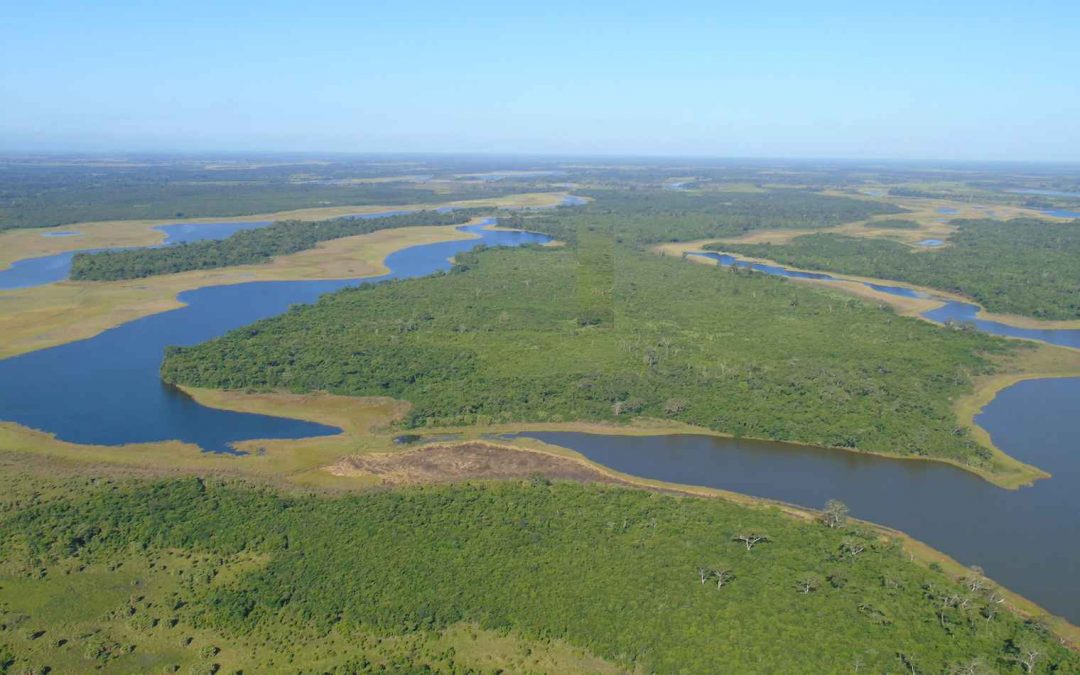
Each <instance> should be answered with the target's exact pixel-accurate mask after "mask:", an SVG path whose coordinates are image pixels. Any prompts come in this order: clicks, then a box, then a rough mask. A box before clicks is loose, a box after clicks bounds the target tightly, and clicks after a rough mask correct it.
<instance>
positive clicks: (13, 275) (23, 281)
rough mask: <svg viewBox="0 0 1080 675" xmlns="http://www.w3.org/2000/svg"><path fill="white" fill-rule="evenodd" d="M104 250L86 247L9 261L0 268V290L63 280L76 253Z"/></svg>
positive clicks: (29, 286) (66, 276) (30, 286)
mask: <svg viewBox="0 0 1080 675" xmlns="http://www.w3.org/2000/svg"><path fill="white" fill-rule="evenodd" d="M104 250H106V249H102V248H87V249H81V250H79V251H65V252H64V253H55V254H53V255H45V256H41V257H38V258H23V259H22V260H17V261H15V262H13V263H11V267H8V268H7V269H2V270H0V291H10V290H14V289H16V288H32V287H34V286H42V285H44V284H51V283H54V282H56V281H63V280H64V279H67V278H68V274H70V272H71V259H72V258H74V257H75V254H76V253H97V252H98V251H104Z"/></svg>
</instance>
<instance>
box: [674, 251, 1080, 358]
mask: <svg viewBox="0 0 1080 675" xmlns="http://www.w3.org/2000/svg"><path fill="white" fill-rule="evenodd" d="M687 255H692V256H695V257H699V258H709V259H711V260H715V261H716V263H717V264H718V265H721V266H723V267H740V268H744V269H751V270H754V271H755V272H762V273H764V274H771V275H773V276H780V277H787V278H789V279H813V280H815V281H850V280H847V279H841V278H839V277H834V276H832V275H831V274H826V273H824V272H803V271H800V270H795V269H791V268H788V267H784V266H783V265H778V264H775V263H761V262H752V261H749V260H742V259H739V258H737V257H735V256H733V255H730V254H727V253H715V252H713V251H694V252H691V253H688V254H687ZM858 283H862V284H863V285H864V286H866V287H868V288H872V289H874V290H875V291H880V292H882V293H888V294H889V295H896V296H899V297H903V298H933V297H934V296H932V295H929V294H927V293H924V292H922V291H917V290H915V289H913V288H908V287H906V286H894V285H890V284H887V283H873V282H870V281H862V282H858ZM941 301H942V302H943V303H944V304H943V305H942V306H941V307H938V308H936V309H932V310H929V311H926V312H923V313H922V317H923V318H925V319H929V320H931V321H936V322H938V323H945V322H947V321H956V322H960V323H967V324H971V325H972V326H974V327H975V328H977V329H979V330H981V331H983V332H986V333H992V334H994V335H1002V336H1005V337H1014V338H1024V339H1026V340H1037V341H1039V342H1046V343H1048V344H1052V345H1059V346H1062V347H1072V348H1074V349H1080V329H1075V328H1053V329H1039V328H1020V327H1019V326H1012V325H1009V324H1006V323H1001V322H998V321H989V320H987V319H980V318H978V314H979V311H980V310H981V308H980V307H979V306H978V305H975V304H972V303H970V302H960V301H957V300H946V299H944V298H943V299H941Z"/></svg>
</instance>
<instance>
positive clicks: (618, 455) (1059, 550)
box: [521, 378, 1080, 622]
mask: <svg viewBox="0 0 1080 675" xmlns="http://www.w3.org/2000/svg"><path fill="white" fill-rule="evenodd" d="M1078 401H1080V379H1077V378H1072V379H1059V380H1031V381H1027V382H1022V383H1020V384H1017V385H1015V386H1013V387H1010V388H1009V389H1006V390H1005V391H1003V392H1002V393H1001V394H1000V395H998V397H997V398H996V399H994V401H993V403H991V404H990V405H989V406H987V408H986V409H985V410H984V411H983V412H982V414H980V415H979V416H978V418H977V422H978V423H979V424H980V425H981V426H982V427H984V428H985V429H987V430H988V431H989V432H990V435H991V436H992V437H993V439H994V442H995V444H996V445H998V446H999V447H1001V448H1002V449H1003V450H1004V451H1005V452H1007V453H1008V454H1010V455H1012V456H1014V457H1016V458H1018V459H1020V460H1022V461H1025V462H1029V463H1031V464H1034V465H1036V466H1038V467H1041V468H1043V469H1046V470H1048V471H1049V472H1051V473H1052V474H1053V478H1051V479H1048V480H1041V481H1038V482H1037V483H1036V484H1035V485H1034V486H1033V487H1029V488H1023V489H1021V490H1019V491H1007V490H1002V489H1001V488H997V487H994V486H993V485H991V484H990V483H987V482H986V481H984V480H982V479H980V478H978V477H976V476H974V475H972V474H970V473H968V472H966V471H963V470H961V469H958V468H955V467H952V466H949V465H947V464H938V463H934V462H920V461H904V460H895V459H887V458H883V457H874V456H872V455H860V454H856V453H852V452H845V451H841V450H826V449H821V448H813V447H805V446H797V445H788V444H784V443H773V442H768V441H750V440H736V439H730V438H715V437H711V436H695V435H676V436H606V435H594V434H583V433H572V432H540V433H536V432H529V433H524V434H521V435H522V436H528V437H530V438H537V439H540V440H542V441H544V442H547V443H553V444H556V445H561V446H564V447H568V448H572V449H574V450H576V451H578V452H580V453H581V454H583V455H585V456H586V457H588V458H589V459H591V460H593V461H595V462H598V463H600V464H603V465H605V466H609V467H612V468H614V469H616V470H618V471H622V472H624V473H628V474H631V475H634V476H642V477H645V478H652V479H656V480H663V481H669V482H673V483H683V484H688V485H702V486H706V487H713V488H721V489H725V490H732V491H735V492H740V493H744V494H750V495H755V496H758V497H766V498H769V499H777V500H781V501H785V502H789V503H793V504H799V505H802V506H807V507H811V508H821V507H822V505H824V503H825V501H826V500H828V499H839V500H841V501H843V502H844V503H846V504H847V505H848V506H850V507H851V511H852V514H853V515H854V516H856V517H859V518H863V519H866V520H870V521H872V522H875V523H881V524H883V525H888V526H891V527H894V528H897V529H900V530H903V531H904V532H907V533H908V534H910V535H912V536H914V537H915V538H917V539H919V540H921V541H924V542H926V543H928V544H930V545H931V546H933V547H934V548H937V549H940V550H942V551H944V552H946V553H948V554H949V555H951V556H953V557H954V558H956V559H957V560H959V561H960V562H962V563H964V564H968V565H975V564H977V565H982V566H983V567H984V568H985V569H986V571H987V573H988V574H989V575H990V576H991V577H992V578H994V579H996V580H997V581H998V582H1000V583H1002V584H1004V585H1005V586H1007V587H1008V588H1010V589H1012V590H1014V591H1017V592H1018V593H1020V594H1021V595H1024V596H1026V597H1028V598H1030V599H1032V600H1034V601H1035V602H1037V603H1039V604H1040V605H1042V606H1043V607H1045V608H1046V609H1048V610H1050V611H1051V612H1053V613H1055V614H1060V615H1063V616H1066V617H1068V618H1069V619H1070V620H1071V621H1073V622H1078V621H1080V581H1078V579H1080V425H1077V424H1076V415H1077V412H1078V407H1077V402H1078Z"/></svg>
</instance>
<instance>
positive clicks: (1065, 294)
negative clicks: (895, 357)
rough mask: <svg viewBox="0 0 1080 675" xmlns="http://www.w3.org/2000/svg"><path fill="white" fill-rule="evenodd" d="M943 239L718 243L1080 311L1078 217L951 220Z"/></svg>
mask: <svg viewBox="0 0 1080 675" xmlns="http://www.w3.org/2000/svg"><path fill="white" fill-rule="evenodd" d="M953 223H954V224H955V225H957V226H958V228H959V229H958V230H957V231H956V233H954V234H953V235H952V237H950V238H949V244H950V245H949V246H945V247H942V248H940V249H936V250H933V251H919V250H915V249H912V248H911V247H910V246H907V245H905V244H901V243H900V242H896V241H890V240H886V239H866V238H863V237H845V236H841V235H836V234H810V235H805V236H801V237H796V238H795V239H792V240H791V241H790V242H789V243H787V244H775V245H773V244H718V245H715V246H712V247H711V248H717V249H723V250H725V251H728V252H731V253H738V254H741V255H746V256H750V257H754V258H765V259H768V260H775V261H777V262H780V263H783V264H785V265H793V266H795V267H800V268H802V269H810V270H825V271H829V272H841V273H845V274H857V275H859V276H865V277H874V278H878V279H892V280H896V281H906V282H908V283H913V284H918V285H920V286H928V287H930V288H938V289H941V290H943V291H950V292H953V293H959V294H961V295H966V296H968V297H971V298H974V299H975V300H977V301H978V302H979V304H981V305H982V306H983V307H985V308H986V309H988V310H990V311H992V312H1004V313H1010V314H1023V315H1025V316H1032V317H1036V318H1039V319H1062V320H1067V319H1080V220H1074V221H1072V222H1068V223H1055V222H1050V221H1046V220H1039V219H1035V218H1021V219H1014V220H1010V221H1000V220H957V221H953Z"/></svg>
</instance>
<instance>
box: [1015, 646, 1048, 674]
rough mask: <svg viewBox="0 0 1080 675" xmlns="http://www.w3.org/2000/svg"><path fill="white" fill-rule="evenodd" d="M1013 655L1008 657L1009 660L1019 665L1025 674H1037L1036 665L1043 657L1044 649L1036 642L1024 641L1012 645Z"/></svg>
mask: <svg viewBox="0 0 1080 675" xmlns="http://www.w3.org/2000/svg"><path fill="white" fill-rule="evenodd" d="M1012 647H1013V650H1014V651H1013V653H1012V654H1010V655H1009V656H1008V658H1009V660H1011V661H1013V662H1015V663H1019V664H1020V667H1021V668H1023V669H1024V672H1025V673H1032V672H1035V664H1036V663H1038V662H1039V659H1041V658H1042V656H1043V650H1042V647H1040V646H1039V645H1038V643H1036V642H1028V641H1026V640H1022V641H1020V642H1014V643H1012Z"/></svg>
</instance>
